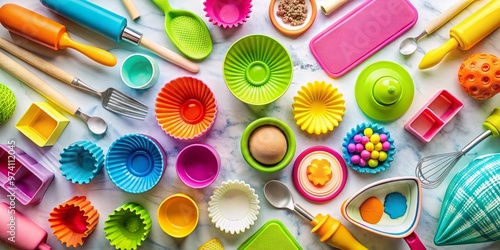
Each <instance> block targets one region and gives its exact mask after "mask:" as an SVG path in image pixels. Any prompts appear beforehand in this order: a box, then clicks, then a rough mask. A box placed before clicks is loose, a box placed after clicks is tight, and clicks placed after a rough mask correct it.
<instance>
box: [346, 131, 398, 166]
mask: <svg viewBox="0 0 500 250" xmlns="http://www.w3.org/2000/svg"><path fill="white" fill-rule="evenodd" d="M342 147H343V148H342V152H343V154H344V160H345V161H346V163H347V165H349V166H350V167H351V168H352V169H354V170H356V171H358V172H360V173H370V174H376V173H378V172H382V171H384V170H386V169H387V168H389V167H390V164H391V162H392V161H393V160H394V154H395V153H396V147H395V146H394V140H393V139H392V138H391V134H390V133H389V132H388V131H387V130H385V128H384V127H383V126H380V125H378V124H376V123H361V124H358V125H356V127H354V128H352V129H351V130H350V131H349V132H347V134H346V136H345V137H344V142H343V143H342Z"/></svg>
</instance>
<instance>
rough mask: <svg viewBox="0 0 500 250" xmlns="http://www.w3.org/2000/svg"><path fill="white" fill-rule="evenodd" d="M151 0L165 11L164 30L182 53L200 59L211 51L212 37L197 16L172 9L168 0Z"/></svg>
mask: <svg viewBox="0 0 500 250" xmlns="http://www.w3.org/2000/svg"><path fill="white" fill-rule="evenodd" d="M152 1H153V3H155V4H156V6H158V8H160V9H161V10H163V12H165V32H166V33H167V36H168V37H169V38H170V40H171V41H172V43H173V44H174V45H175V47H177V49H179V51H180V52H181V53H182V54H184V55H185V56H187V57H189V58H191V59H194V60H201V59H204V58H206V57H207V56H208V55H209V54H210V52H212V37H211V35H210V32H209V31H208V28H207V25H205V23H204V22H203V20H202V19H201V18H200V17H199V16H197V15H196V14H194V13H192V12H190V11H186V10H175V9H172V7H170V4H169V3H168V0H152Z"/></svg>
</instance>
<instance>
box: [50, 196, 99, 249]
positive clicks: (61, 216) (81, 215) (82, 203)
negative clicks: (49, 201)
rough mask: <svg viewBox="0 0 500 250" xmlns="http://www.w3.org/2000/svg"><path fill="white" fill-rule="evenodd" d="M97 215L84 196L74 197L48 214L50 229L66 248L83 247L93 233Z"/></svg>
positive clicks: (97, 218)
mask: <svg viewBox="0 0 500 250" xmlns="http://www.w3.org/2000/svg"><path fill="white" fill-rule="evenodd" d="M98 220H99V213H98V212H97V210H95V209H94V206H92V204H90V201H87V199H86V197H85V196H75V197H73V198H71V199H70V200H68V201H66V202H65V203H62V204H60V205H59V206H57V207H55V208H54V210H53V211H52V212H51V213H50V217H49V223H50V228H52V230H53V231H54V233H53V234H54V235H55V236H56V237H57V239H58V240H59V241H61V243H62V244H64V245H66V247H77V246H79V245H83V243H85V240H86V239H87V237H88V236H89V235H90V234H91V233H92V232H93V231H94V229H95V228H96V226H97V222H98Z"/></svg>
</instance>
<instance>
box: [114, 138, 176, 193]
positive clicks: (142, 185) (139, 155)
mask: <svg viewBox="0 0 500 250" xmlns="http://www.w3.org/2000/svg"><path fill="white" fill-rule="evenodd" d="M166 159H167V157H166V155H165V153H164V152H163V148H162V147H161V146H160V144H159V143H158V142H157V141H156V140H155V139H153V138H151V137H149V136H146V135H141V134H129V135H124V136H122V137H120V138H118V139H117V140H116V141H115V142H113V144H112V145H111V146H110V147H109V150H108V154H107V157H106V171H107V172H108V175H109V178H110V179H111V181H112V182H113V183H114V184H115V185H116V186H117V187H119V188H120V189H122V190H123V191H125V192H128V193H144V192H146V191H149V190H150V189H152V188H153V187H154V186H156V184H158V182H159V181H160V179H161V177H162V176H163V173H164V172H165V168H166Z"/></svg>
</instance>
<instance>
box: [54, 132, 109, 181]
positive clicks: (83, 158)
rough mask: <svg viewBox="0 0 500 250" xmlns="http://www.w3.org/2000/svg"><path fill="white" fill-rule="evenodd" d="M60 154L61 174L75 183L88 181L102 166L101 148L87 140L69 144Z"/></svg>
mask: <svg viewBox="0 0 500 250" xmlns="http://www.w3.org/2000/svg"><path fill="white" fill-rule="evenodd" d="M60 156H61V159H60V160H59V163H61V166H60V167H59V169H60V170H61V173H62V175H63V176H64V177H66V179H67V180H68V181H71V182H73V183H75V184H87V183H89V182H90V181H91V180H92V179H93V178H94V177H95V176H96V175H97V174H99V172H100V171H101V169H102V168H103V167H104V153H103V151H102V149H101V148H100V147H99V146H97V145H96V144H94V143H92V142H89V141H79V142H75V143H73V144H71V145H69V146H68V147H66V148H64V150H63V152H62V153H61V154H60Z"/></svg>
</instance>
